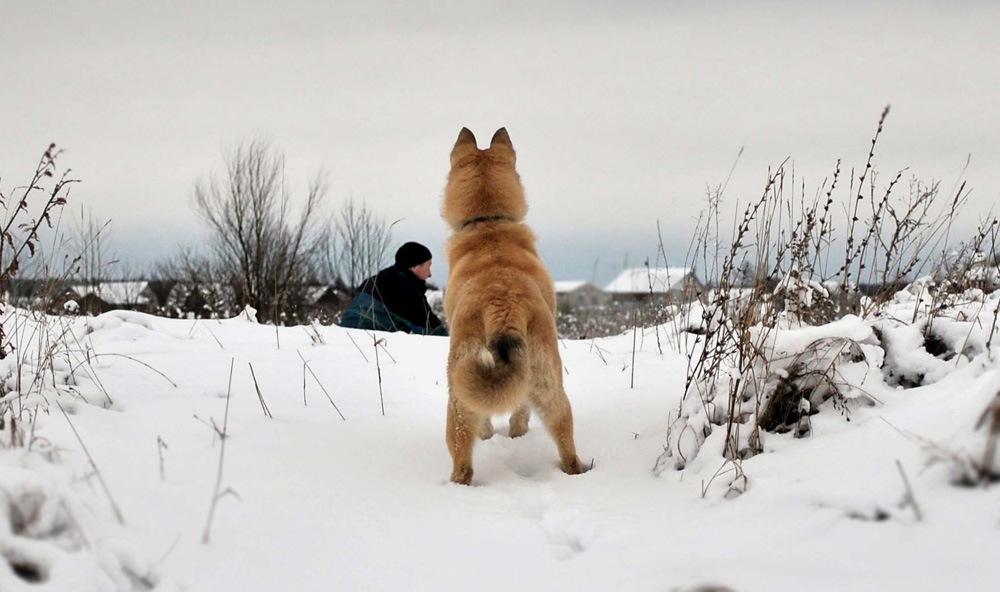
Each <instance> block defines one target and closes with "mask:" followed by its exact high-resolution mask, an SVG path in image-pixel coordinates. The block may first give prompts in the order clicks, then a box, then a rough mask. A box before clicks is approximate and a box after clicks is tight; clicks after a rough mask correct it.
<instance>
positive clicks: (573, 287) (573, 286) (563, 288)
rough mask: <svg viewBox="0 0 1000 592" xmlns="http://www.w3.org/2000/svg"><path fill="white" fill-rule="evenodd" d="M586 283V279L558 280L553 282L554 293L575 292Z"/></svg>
mask: <svg viewBox="0 0 1000 592" xmlns="http://www.w3.org/2000/svg"><path fill="white" fill-rule="evenodd" d="M586 285H587V282H586V280H560V281H556V282H555V287H556V294H568V293H569V292H575V291H577V290H579V289H580V288H582V287H584V286H586Z"/></svg>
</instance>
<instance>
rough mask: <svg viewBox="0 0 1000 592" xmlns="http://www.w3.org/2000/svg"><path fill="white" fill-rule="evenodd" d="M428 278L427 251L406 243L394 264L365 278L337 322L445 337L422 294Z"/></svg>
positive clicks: (429, 271)
mask: <svg viewBox="0 0 1000 592" xmlns="http://www.w3.org/2000/svg"><path fill="white" fill-rule="evenodd" d="M430 277H431V252H430V250H429V249H428V248H427V247H425V246H423V245H421V244H420V243H414V242H409V243H406V244H404V245H403V246H402V247H400V248H399V250H398V251H396V264H395V265H393V266H391V267H387V268H385V269H383V270H382V271H380V272H378V275H375V276H372V277H370V278H368V279H366V280H365V281H364V282H363V283H362V284H361V285H360V286H359V287H358V291H357V295H356V296H355V297H354V300H352V301H351V303H350V304H349V305H348V306H347V310H346V311H344V316H343V318H342V319H341V320H340V326H341V327H349V328H353V329H369V330H376V331H405V332H407V333H419V334H421V335H447V334H448V331H447V330H446V329H445V328H444V326H443V325H442V324H441V319H439V318H437V315H435V314H434V312H433V311H432V310H431V307H430V304H428V303H427V297H426V296H425V295H424V292H426V291H427V279H428V278H430Z"/></svg>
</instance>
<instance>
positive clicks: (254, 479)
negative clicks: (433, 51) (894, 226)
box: [0, 270, 1000, 592]
mask: <svg viewBox="0 0 1000 592" xmlns="http://www.w3.org/2000/svg"><path fill="white" fill-rule="evenodd" d="M643 271H644V270H643ZM900 306H901V307H906V306H909V307H910V309H911V310H912V307H913V306H916V304H915V303H914V302H909V303H903V304H900ZM992 306H995V303H993V304H987V306H986V310H987V311H992ZM7 312H8V316H7V318H6V319H5V322H4V328H5V330H6V332H7V333H8V334H10V335H12V343H17V344H19V348H18V350H17V351H16V352H14V353H12V354H11V355H10V356H8V358H7V359H6V360H4V361H3V362H2V363H0V369H2V370H3V375H4V376H3V377H4V378H5V379H6V380H5V383H6V385H7V386H6V388H5V391H4V392H7V395H6V397H5V399H4V400H5V401H8V402H10V403H11V404H12V405H13V408H14V409H15V410H17V409H20V408H21V406H24V407H25V408H26V409H27V411H25V412H24V413H25V417H27V416H28V415H29V414H30V413H31V412H32V411H31V410H33V409H35V410H38V413H37V415H36V416H35V419H36V421H35V425H34V440H32V441H31V442H32V451H30V452H29V451H28V450H27V449H26V447H24V446H19V447H10V446H9V442H10V437H11V430H10V423H9V418H10V415H9V414H8V416H7V417H8V423H7V426H6V428H5V430H4V431H3V432H0V442H2V443H3V447H0V512H3V511H4V509H5V508H6V510H7V511H6V514H7V515H9V516H12V515H14V514H15V513H16V512H14V511H12V510H11V507H12V506H15V505H16V506H17V507H18V508H19V510H17V512H20V514H23V515H29V516H35V518H34V520H30V521H28V524H29V527H28V528H14V527H8V525H4V522H5V521H2V520H0V555H2V556H3V557H7V558H8V561H10V558H11V557H12V556H13V555H18V554H19V555H18V557H20V558H21V559H27V560H31V561H33V562H35V563H36V564H38V565H40V566H41V567H43V568H44V569H45V571H46V572H47V574H46V577H47V581H45V582H44V583H39V584H30V583H26V582H25V581H24V579H23V578H22V577H20V576H17V575H15V574H14V573H13V572H12V571H10V570H9V569H6V568H5V567H4V561H2V560H0V590H3V591H4V592H7V591H8V590H9V591H14V592H17V591H20V590H123V589H124V590H149V589H152V590H158V591H165V590H206V591H214V592H227V591H245V590H297V591H308V590H458V589H470V588H474V589H475V590H477V591H491V590H497V591H499V590H509V589H510V588H511V587H517V588H522V589H528V590H574V591H579V590H648V591H670V590H696V589H698V588H699V586H702V585H708V584H714V585H719V586H725V587H727V588H729V589H732V590H736V591H739V592H747V591H750V592H752V591H773V590H791V589H805V590H820V591H822V590H830V591H834V590H836V591H843V590H948V589H961V590H971V591H977V590H994V589H995V586H996V581H997V579H998V577H1000V565H998V564H997V562H996V560H995V555H996V549H997V548H998V544H1000V486H998V485H993V486H992V487H989V488H982V487H974V488H970V487H957V486H956V485H955V482H956V480H959V479H960V477H961V475H960V474H956V471H958V472H959V473H961V471H962V470H963V469H962V465H961V463H960V462H958V461H956V460H955V459H956V458H957V459H966V460H968V459H980V458H982V451H983V450H984V447H985V445H986V436H985V430H984V429H983V428H982V422H981V419H982V414H983V410H984V409H985V408H986V406H987V405H988V404H989V403H990V401H991V400H992V398H995V397H996V392H997V390H998V388H1000V366H998V364H997V362H996V360H997V359H998V354H1000V349H998V348H997V347H996V346H994V347H993V351H992V352H989V351H985V339H982V340H981V346H980V347H981V348H982V349H981V350H980V351H979V352H978V353H976V352H972V351H971V350H970V351H969V352H968V353H969V354H970V355H971V356H973V357H972V358H970V359H965V358H963V360H964V361H963V362H961V363H960V364H959V363H956V361H955V360H951V361H950V362H944V363H946V364H947V365H948V366H949V368H948V371H946V372H940V373H939V374H940V375H935V381H933V382H931V381H927V382H925V383H923V385H922V386H919V387H917V388H909V389H904V388H901V387H898V386H893V385H891V384H889V383H888V382H887V381H884V380H882V379H881V375H880V373H879V372H877V371H875V370H873V371H871V372H869V373H868V375H867V378H866V379H865V380H866V382H865V386H866V389H867V390H868V391H869V393H870V394H871V395H872V396H873V397H874V398H875V399H877V401H878V404H877V405H874V406H859V407H858V408H856V409H854V411H853V413H852V414H851V416H850V421H847V420H846V419H845V417H843V416H842V415H841V414H839V413H836V412H831V410H830V409H826V408H824V409H823V410H822V412H821V413H819V414H817V415H814V416H812V417H811V422H812V429H811V435H810V437H808V438H804V439H795V438H793V437H792V435H791V434H765V438H764V441H763V444H764V448H765V452H764V453H762V454H759V455H757V456H754V457H752V458H749V459H746V460H744V461H743V462H742V471H743V472H744V474H745V476H746V480H745V482H744V481H742V480H741V479H738V478H737V477H738V475H735V474H734V473H733V468H732V464H731V463H727V462H726V461H725V460H724V459H723V457H722V454H721V452H722V443H723V442H722V438H723V437H724V434H723V433H722V432H723V430H715V431H714V432H713V433H712V434H711V435H709V436H708V438H707V440H706V441H705V442H704V444H703V446H702V448H701V452H700V453H699V454H698V455H697V457H696V458H694V459H693V461H692V462H691V463H689V464H688V466H687V467H686V468H685V469H684V470H683V471H671V470H668V471H664V472H662V473H660V475H659V476H655V475H654V474H653V471H652V469H653V465H654V463H655V461H656V459H657V457H658V456H659V455H660V454H661V452H662V451H663V445H664V444H665V441H666V440H665V437H666V428H667V425H668V422H669V421H670V417H671V415H672V414H673V415H674V416H676V413H677V409H678V406H679V403H680V399H681V396H682V394H683V391H684V383H685V377H686V372H687V359H686V357H685V356H684V355H683V354H682V353H679V352H676V351H673V350H672V349H670V348H669V346H668V344H670V343H673V342H674V337H676V336H672V337H669V338H668V337H667V336H665V335H664V334H663V332H664V331H672V329H671V328H669V327H659V328H651V329H647V330H645V331H643V332H642V333H641V334H640V335H639V336H638V339H637V340H636V345H635V348H636V350H635V352H634V366H633V337H632V335H631V334H628V335H623V336H619V337H613V338H607V339H599V340H592V341H562V342H561V350H560V351H561V354H562V357H563V364H564V370H565V376H564V378H565V384H566V390H567V393H568V394H569V397H570V400H571V402H572V404H573V411H574V417H575V423H576V439H577V446H578V449H579V452H580V456H581V458H582V459H583V460H584V463H585V464H586V465H588V466H590V465H591V464H592V465H593V469H592V470H590V471H589V472H587V473H585V474H583V475H579V476H567V475H564V474H563V473H561V472H560V471H559V468H558V456H557V454H556V449H555V446H554V445H553V443H552V442H551V440H550V438H549V437H548V435H547V434H546V433H545V432H544V429H543V428H542V427H541V425H540V423H539V422H538V420H537V418H534V417H533V418H532V422H531V430H530V431H529V432H528V434H527V435H525V436H524V437H522V438H518V439H510V438H508V437H506V435H505V434H506V433H507V427H506V422H505V420H504V419H503V418H496V419H495V420H494V424H495V426H496V427H497V432H498V433H497V435H496V436H494V437H493V438H492V439H490V440H488V441H484V442H480V443H479V444H477V447H476V453H475V469H476V476H475V479H474V483H473V487H463V486H458V485H453V484H449V483H448V482H447V479H448V476H449V474H450V471H451V461H450V458H449V456H448V452H447V448H446V446H445V442H444V422H445V404H446V400H447V387H446V374H445V368H446V361H447V353H448V339H447V338H442V337H431V336H416V335H405V334H400V333H393V334H383V333H379V334H374V335H373V334H372V333H369V332H364V331H357V330H346V329H341V328H339V327H335V326H331V327H320V326H313V328H310V329H309V330H308V331H307V330H304V329H303V328H302V327H288V328H278V329H275V328H274V327H271V326H262V325H259V324H257V323H256V321H255V317H254V314H253V312H252V311H246V312H245V313H244V314H241V315H240V316H238V317H236V318H234V319H229V320H222V321H216V320H212V321H204V320H202V321H191V320H172V319H163V318H156V317H152V316H148V315H144V314H141V313H133V312H113V313H107V314H105V315H102V316H99V317H96V318H68V317H67V318H57V317H38V316H32V315H29V314H28V313H25V312H24V311H18V310H12V309H9V310H8V311H7ZM985 312H986V311H984V315H985ZM895 316H896V317H897V318H905V310H901V311H900V312H898V314H897V315H895ZM980 318H981V319H985V318H992V315H989V317H987V316H982V317H980ZM888 323H889V321H886V324H885V325H884V326H883V328H882V329H880V330H881V331H885V330H886V329H887V328H888V330H889V331H890V332H891V331H892V329H891V328H890V325H889V324H888ZM981 324H982V323H981V322H980V323H978V324H977V325H976V326H975V327H973V329H974V330H975V332H976V335H975V336H974V337H973V339H980V338H981V337H982V335H981V334H980V333H979V332H980V331H983V332H988V329H989V326H986V327H985V328H984V327H981V326H980V325H981ZM964 329H965V330H966V331H968V330H969V327H968V326H966V327H965V328H964ZM314 330H315V332H316V334H315V335H313V334H311V333H312V332H313V331H314ZM962 330H963V328H962V327H948V328H947V329H946V330H944V331H943V333H942V334H943V335H944V336H945V337H944V338H943V340H944V341H945V342H947V343H949V344H951V345H950V346H949V347H954V348H959V347H960V346H961V344H960V343H957V340H958V335H959V334H961V332H962ZM45 331H48V332H50V333H54V334H59V333H62V332H68V334H70V335H71V336H72V338H71V343H72V347H70V348H69V351H67V352H65V353H63V354H60V355H59V356H56V357H55V362H56V363H54V364H53V365H52V366H51V368H50V367H49V366H44V367H41V368H40V366H41V364H39V363H37V362H36V353H35V350H33V349H32V348H33V347H35V346H34V345H32V344H34V343H38V342H39V341H40V338H39V335H40V334H42V333H44V332H45ZM918 333H919V330H918ZM830 335H834V336H839V337H841V338H843V339H850V340H854V341H857V342H862V343H864V344H869V343H871V342H872V341H873V340H874V339H875V332H874V331H873V328H872V325H871V324H870V323H867V322H863V321H862V320H861V319H858V318H856V317H846V318H844V319H842V320H841V321H839V322H838V323H835V324H834V325H832V326H831V327H828V328H826V329H824V330H820V329H819V328H809V327H804V328H802V329H799V330H796V331H790V332H787V333H781V334H779V339H778V340H777V341H776V342H775V347H776V348H778V349H782V350H788V351H792V350H794V349H795V348H798V347H802V346H803V344H807V343H811V342H812V341H814V340H815V339H817V338H823V337H829V336H830ZM658 337H659V339H658ZM916 339H917V337H915V336H914V335H912V333H906V334H904V333H900V334H899V335H898V337H897V338H896V343H897V344H899V345H900V347H902V348H903V349H916V348H917V342H916ZM964 340H965V338H964V336H963V341H964ZM658 342H659V343H660V344H661V345H662V347H663V352H662V354H661V352H660V351H659V348H658V345H657V344H658ZM976 343H980V341H977V342H976ZM88 353H89V354H90V357H89V361H88V360H87V354H88ZM925 353H926V352H925ZM991 353H992V356H991ZM102 354H103V355H102ZM112 354H114V355H112ZM899 355H900V354H899V352H895V351H892V350H891V348H890V352H889V353H888V354H887V357H888V356H899ZM937 361H941V360H937ZM18 362H20V381H18V380H17V378H18ZM304 362H305V363H308V369H309V370H311V371H312V373H315V378H314V377H313V375H312V373H310V372H309V371H308V370H307V369H305V368H304ZM899 363H900V364H902V365H904V366H905V364H907V363H911V364H912V365H914V366H915V368H904V370H915V369H919V368H920V367H921V365H928V364H930V363H929V362H928V361H927V360H916V361H912V362H907V361H906V360H903V361H901V362H899ZM251 366H252V368H253V374H251ZM231 367H232V369H233V370H232V386H231V389H230V387H229V381H230V368H231ZM633 371H634V383H635V385H634V388H630V382H631V380H632V378H633ZM254 377H256V381H257V383H258V386H259V389H260V393H261V397H262V398H263V400H264V401H265V403H266V405H267V407H268V408H269V410H270V412H271V414H272V415H273V418H269V417H266V416H265V415H264V412H263V411H262V405H261V400H260V398H259V397H258V394H257V388H256V387H255V384H254ZM18 385H20V386H18ZM320 385H322V388H325V390H326V392H327V393H328V395H329V399H328V398H327V395H325V394H324V391H323V390H322V388H321V386H320ZM19 394H20V396H21V399H20V400H19V399H18V397H19ZM227 394H228V397H227ZM227 398H228V414H227ZM56 401H60V402H61V403H62V404H63V406H64V407H66V409H67V412H68V413H69V415H68V416H66V417H64V416H63V414H62V412H61V411H59V409H58V407H57V406H56V405H55V403H56ZM109 401H113V403H109ZM331 401H332V402H333V403H334V404H336V407H337V408H338V409H339V410H340V412H342V413H343V415H344V417H345V418H346V419H341V417H340V415H339V414H338V412H337V410H336V409H334V407H333V405H331ZM69 402H72V403H73V404H72V405H70V406H67V403H69ZM383 403H384V409H385V412H384V415H383V413H382V406H383ZM224 422H225V425H226V433H227V439H226V445H225V456H224V461H223V464H222V467H221V471H222V472H221V480H220V481H219V483H220V485H221V492H223V495H222V496H221V497H220V498H219V499H218V503H217V507H216V509H215V514H214V518H213V520H212V523H211V528H210V532H209V542H208V543H207V544H205V543H203V537H204V535H205V531H206V522H207V520H208V514H209V507H210V504H211V502H212V498H213V495H214V492H215V486H216V480H217V478H218V475H219V470H220V462H219V461H220V438H219V435H218V431H221V430H222V426H223V423H224ZM213 426H216V427H213ZM977 426H980V427H977ZM74 429H75V430H76V432H77V433H78V434H79V437H80V439H79V440H78V439H77V437H76V436H75V435H74ZM28 433H29V434H30V431H29V432H28ZM81 441H82V442H83V444H84V445H85V446H86V450H87V452H89V454H90V456H91V457H92V458H93V459H94V462H95V463H96V466H97V468H98V470H99V472H100V476H101V477H102V478H103V479H104V481H105V483H106V485H107V490H108V492H110V495H111V499H113V500H114V502H115V503H116V504H117V506H118V507H120V510H121V514H122V516H123V518H124V524H123V525H122V524H118V523H117V521H116V519H115V517H114V511H113V509H112V505H111V501H110V500H109V498H108V496H107V495H106V494H105V493H104V490H103V488H102V487H101V485H100V483H99V482H98V480H97V479H96V476H95V475H94V474H93V470H92V468H91V467H90V465H89V463H88V456H87V452H84V450H83V446H81ZM160 442H162V443H163V444H162V445H161V444H160ZM897 461H898V462H899V463H900V465H901V466H902V470H903V472H904V473H905V476H906V478H907V479H908V481H909V484H910V486H911V487H912V490H913V494H914V498H915V499H916V502H917V504H918V506H919V512H920V514H921V518H920V519H919V520H918V518H917V516H916V512H915V511H914V508H913V506H912V504H904V503H902V502H903V500H904V495H905V494H906V492H907V487H906V485H905V484H904V480H903V475H902V474H901V473H900V469H899V468H898V467H897V464H896V463H897ZM734 488H735V490H736V491H737V492H738V491H745V492H743V493H742V495H734V494H732V493H731V492H732V491H733V490H734ZM727 496H728V497H729V498H732V499H727ZM35 508H38V510H37V511H36V510H35ZM12 524H13V522H12ZM19 560H20V559H19Z"/></svg>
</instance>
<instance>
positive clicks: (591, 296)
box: [555, 280, 610, 312]
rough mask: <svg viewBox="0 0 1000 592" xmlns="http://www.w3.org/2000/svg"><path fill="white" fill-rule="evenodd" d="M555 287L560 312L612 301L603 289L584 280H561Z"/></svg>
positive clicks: (593, 306)
mask: <svg viewBox="0 0 1000 592" xmlns="http://www.w3.org/2000/svg"><path fill="white" fill-rule="evenodd" d="M555 287H556V308H558V309H559V311H560V312H570V311H573V310H578V309H581V308H595V307H598V306H602V305H604V304H607V303H608V302H610V298H609V297H608V295H607V294H606V293H605V292H604V291H603V290H601V289H600V288H598V287H597V286H595V285H593V284H591V283H590V282H586V281H584V280H569V281H560V282H556V283H555Z"/></svg>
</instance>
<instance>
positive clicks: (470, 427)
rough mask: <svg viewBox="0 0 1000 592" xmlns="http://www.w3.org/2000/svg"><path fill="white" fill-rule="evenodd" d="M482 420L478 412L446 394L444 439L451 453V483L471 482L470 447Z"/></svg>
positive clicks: (463, 483)
mask: <svg viewBox="0 0 1000 592" xmlns="http://www.w3.org/2000/svg"><path fill="white" fill-rule="evenodd" d="M487 419H489V418H488V417H487ZM482 421H483V418H482V417H481V416H480V415H479V414H478V413H475V412H473V411H471V410H469V409H468V408H466V407H465V406H464V405H462V403H461V402H459V401H458V400H457V399H456V398H455V397H454V396H453V395H449V396H448V421H447V432H446V434H445V441H446V442H447V443H448V452H450V453H451V460H452V471H451V481H452V483H461V484H462V485H470V484H471V483H472V448H473V446H475V444H476V436H477V435H478V432H479V430H480V429H481V428H482Z"/></svg>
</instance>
